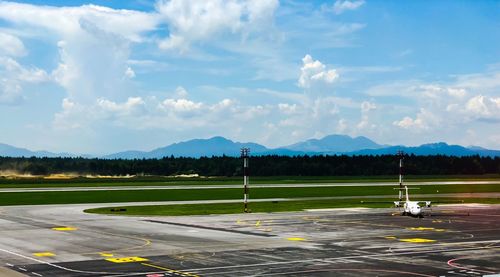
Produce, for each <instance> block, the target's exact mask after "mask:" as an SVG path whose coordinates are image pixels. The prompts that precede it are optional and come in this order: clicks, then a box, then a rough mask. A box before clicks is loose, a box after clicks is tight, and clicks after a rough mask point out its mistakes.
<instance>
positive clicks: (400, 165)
mask: <svg viewBox="0 0 500 277" xmlns="http://www.w3.org/2000/svg"><path fill="white" fill-rule="evenodd" d="M397 155H398V157H399V201H402V200H403V158H404V153H403V151H401V150H399V151H398V153H397Z"/></svg>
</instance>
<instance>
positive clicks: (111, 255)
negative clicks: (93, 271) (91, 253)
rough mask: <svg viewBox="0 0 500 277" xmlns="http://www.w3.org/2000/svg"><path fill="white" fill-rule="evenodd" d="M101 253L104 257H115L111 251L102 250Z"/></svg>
mask: <svg viewBox="0 0 500 277" xmlns="http://www.w3.org/2000/svg"><path fill="white" fill-rule="evenodd" d="M99 255H101V256H102V257H113V254H111V253H104V252H101V253H99Z"/></svg>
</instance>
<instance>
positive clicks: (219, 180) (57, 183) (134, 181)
mask: <svg viewBox="0 0 500 277" xmlns="http://www.w3.org/2000/svg"><path fill="white" fill-rule="evenodd" d="M477 180H481V181H498V183H499V184H500V175H448V176H446V175H443V176H427V175H422V176H412V175H409V176H405V182H409V183H411V182H416V181H421V182H432V181H477ZM250 181H251V183H252V184H284V183H286V184H302V183H304V184H315V183H344V182H394V183H397V176H319V177H314V176H312V177H311V176H273V177H251V178H250ZM241 183H242V177H210V178H203V177H198V178H175V177H134V178H99V179H96V178H83V177H79V178H72V179H44V178H18V179H8V178H3V177H0V188H37V187H102V186H106V187H108V186H169V185H229V184H232V185H234V184H241Z"/></svg>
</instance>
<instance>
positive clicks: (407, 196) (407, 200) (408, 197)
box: [405, 186, 410, 202]
mask: <svg viewBox="0 0 500 277" xmlns="http://www.w3.org/2000/svg"><path fill="white" fill-rule="evenodd" d="M405 192H406V202H409V201H410V196H409V195H408V187H407V186H405Z"/></svg>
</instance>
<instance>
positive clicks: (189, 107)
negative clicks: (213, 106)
mask: <svg viewBox="0 0 500 277" xmlns="http://www.w3.org/2000/svg"><path fill="white" fill-rule="evenodd" d="M202 107H203V104H202V103H201V102H193V101H190V100H187V99H165V100H164V101H163V102H162V103H161V108H163V109H165V110H167V111H174V112H182V113H188V112H195V111H198V110H200V109H201V108H202Z"/></svg>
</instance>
